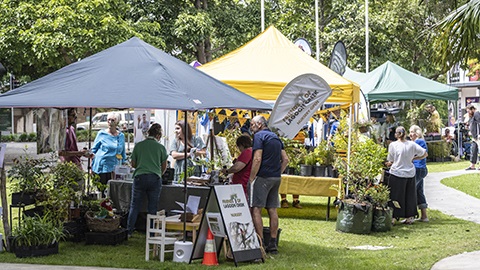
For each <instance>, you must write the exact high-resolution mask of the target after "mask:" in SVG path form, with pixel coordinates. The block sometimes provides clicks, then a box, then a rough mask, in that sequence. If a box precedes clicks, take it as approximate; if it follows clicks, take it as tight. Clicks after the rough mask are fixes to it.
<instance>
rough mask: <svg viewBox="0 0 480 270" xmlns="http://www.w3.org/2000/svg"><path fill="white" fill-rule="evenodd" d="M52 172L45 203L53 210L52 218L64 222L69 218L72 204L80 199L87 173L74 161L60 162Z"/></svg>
mask: <svg viewBox="0 0 480 270" xmlns="http://www.w3.org/2000/svg"><path fill="white" fill-rule="evenodd" d="M50 172H51V174H50V179H51V183H52V186H51V188H50V189H49V190H48V192H47V201H46V202H44V204H45V205H46V206H47V209H48V210H49V211H51V216H52V219H53V220H55V221H57V222H58V223H63V222H65V221H67V220H68V214H69V208H70V205H71V204H72V203H73V204H74V205H75V204H78V203H79V201H80V198H81V195H82V190H81V187H83V182H84V180H85V173H84V172H83V171H82V170H81V169H80V168H78V167H77V165H75V164H74V163H72V162H62V163H58V164H56V166H54V167H52V168H51V170H50Z"/></svg>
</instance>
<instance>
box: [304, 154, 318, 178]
mask: <svg viewBox="0 0 480 270" xmlns="http://www.w3.org/2000/svg"><path fill="white" fill-rule="evenodd" d="M302 156H303V162H302V163H301V164H300V175H301V176H311V175H312V169H313V166H315V164H317V158H316V156H315V153H314V152H313V151H307V150H305V151H304V153H303V155H302Z"/></svg>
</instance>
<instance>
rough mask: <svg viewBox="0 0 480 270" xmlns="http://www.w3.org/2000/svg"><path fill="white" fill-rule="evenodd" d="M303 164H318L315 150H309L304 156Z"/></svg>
mask: <svg viewBox="0 0 480 270" xmlns="http://www.w3.org/2000/svg"><path fill="white" fill-rule="evenodd" d="M303 164H305V165H310V166H314V165H315V164H317V156H316V154H315V152H313V151H307V153H306V154H305V155H304V156H303Z"/></svg>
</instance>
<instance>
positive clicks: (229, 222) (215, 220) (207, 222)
mask: <svg viewBox="0 0 480 270" xmlns="http://www.w3.org/2000/svg"><path fill="white" fill-rule="evenodd" d="M209 227H210V230H211V231H212V233H213V234H214V235H215V245H216V247H217V256H218V254H219V251H220V249H221V245H222V243H223V239H224V237H227V238H228V240H229V241H228V242H229V244H230V249H231V251H232V255H233V259H234V262H235V266H237V263H238V262H247V261H253V260H256V259H262V261H263V258H262V252H261V250H260V241H259V239H258V236H257V234H256V232H255V226H254V225H253V220H252V216H251V214H250V209H249V207H248V203H247V199H246V197H245V193H244V191H243V187H242V186H241V185H221V186H220V185H218V186H214V187H213V188H212V189H211V190H210V195H209V196H208V200H207V206H206V209H205V211H204V214H203V218H202V221H201V223H200V229H199V234H198V236H197V240H196V242H195V244H194V247H193V252H192V257H191V258H190V262H191V261H192V260H196V259H201V258H203V253H204V250H205V243H206V239H207V233H208V228H209Z"/></svg>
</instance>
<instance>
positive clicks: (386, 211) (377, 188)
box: [367, 184, 393, 232]
mask: <svg viewBox="0 0 480 270" xmlns="http://www.w3.org/2000/svg"><path fill="white" fill-rule="evenodd" d="M367 196H369V197H370V199H371V201H372V205H373V221H372V231H374V232H386V231H390V230H391V229H392V214H393V211H392V209H391V208H390V207H388V204H387V203H388V201H389V200H390V189H389V188H388V186H386V185H384V184H374V185H373V186H371V187H369V188H368V189H367Z"/></svg>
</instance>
